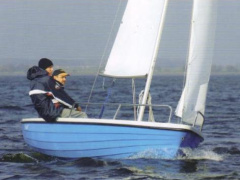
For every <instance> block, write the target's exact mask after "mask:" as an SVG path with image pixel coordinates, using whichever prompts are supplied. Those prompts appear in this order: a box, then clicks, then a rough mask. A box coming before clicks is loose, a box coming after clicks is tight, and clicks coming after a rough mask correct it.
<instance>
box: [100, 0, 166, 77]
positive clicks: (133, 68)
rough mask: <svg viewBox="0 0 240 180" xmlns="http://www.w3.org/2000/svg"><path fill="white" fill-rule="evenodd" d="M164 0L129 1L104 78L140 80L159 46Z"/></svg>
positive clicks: (145, 73) (147, 69)
mask: <svg viewBox="0 0 240 180" xmlns="http://www.w3.org/2000/svg"><path fill="white" fill-rule="evenodd" d="M165 1H166V0H129V1H128V4H127V6H126V10H125V13H124V15H123V19H122V23H121V25H120V28H119V31H118V34H117V37H116V39H115V42H114V45H113V48H112V50H111V53H110V56H109V59H108V62H107V64H106V66H105V70H104V71H103V73H102V74H103V75H105V76H112V77H123V78H124V77H126V78H127V77H142V76H146V75H147V74H148V73H149V70H150V67H151V64H152V63H151V62H152V61H153V59H154V57H153V56H154V54H155V52H154V51H155V50H156V46H157V45H158V42H157V41H158V35H159V28H160V24H161V21H162V16H163V11H164V5H165Z"/></svg>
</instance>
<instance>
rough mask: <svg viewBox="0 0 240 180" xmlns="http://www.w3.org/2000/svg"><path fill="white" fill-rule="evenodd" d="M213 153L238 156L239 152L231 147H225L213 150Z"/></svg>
mask: <svg viewBox="0 0 240 180" xmlns="http://www.w3.org/2000/svg"><path fill="white" fill-rule="evenodd" d="M213 151H214V152H216V153H218V154H231V155H235V154H236V155H239V154H240V150H239V149H238V148H237V147H235V146H233V147H230V148H227V147H216V148H214V149H213Z"/></svg>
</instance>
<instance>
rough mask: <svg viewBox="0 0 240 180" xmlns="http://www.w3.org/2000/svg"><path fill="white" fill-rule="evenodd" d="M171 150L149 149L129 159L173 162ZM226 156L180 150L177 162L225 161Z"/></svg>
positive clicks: (210, 152)
mask: <svg viewBox="0 0 240 180" xmlns="http://www.w3.org/2000/svg"><path fill="white" fill-rule="evenodd" d="M172 156H173V155H172V153H171V150H161V149H148V150H145V151H142V152H139V153H137V154H135V155H133V156H131V157H129V158H128V159H142V158H144V159H164V160H172V159H173V158H172ZM224 156H225V155H222V154H218V153H217V152H214V151H213V150H203V149H190V148H183V149H181V150H180V153H179V155H177V156H176V157H175V158H174V159H175V160H213V161H223V159H224Z"/></svg>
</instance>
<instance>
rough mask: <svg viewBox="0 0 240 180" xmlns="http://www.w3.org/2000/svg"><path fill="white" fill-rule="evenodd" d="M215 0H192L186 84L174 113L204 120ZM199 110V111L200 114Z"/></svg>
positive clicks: (190, 119)
mask: <svg viewBox="0 0 240 180" xmlns="http://www.w3.org/2000/svg"><path fill="white" fill-rule="evenodd" d="M215 22H216V0H194V3H193V14H192V26H191V37H190V46H189V55H188V64H187V76H186V82H185V87H184V90H183V93H182V96H181V99H180V101H179V104H178V107H177V109H176V115H177V116H179V117H181V118H182V120H183V121H184V122H186V123H191V124H192V123H194V122H195V120H196V125H200V126H201V125H202V124H203V117H202V115H204V112H205V101H206V95H207V89H208V82H209V77H210V73H211V65H212V59H213V50H214V37H215V24H216V23H215ZM201 114H202V115H201Z"/></svg>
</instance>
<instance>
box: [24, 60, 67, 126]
mask: <svg viewBox="0 0 240 180" xmlns="http://www.w3.org/2000/svg"><path fill="white" fill-rule="evenodd" d="M52 72H53V63H52V61H51V60H50V59H47V58H42V59H40V60H39V63H38V66H33V67H31V68H30V69H29V70H28V72H27V79H29V80H30V81H31V83H30V92H29V95H30V97H31V100H32V102H33V104H34V108H35V109H36V110H37V112H38V114H39V116H40V117H42V118H43V119H44V120H45V121H47V122H54V121H56V119H57V117H59V116H60V114H61V112H62V110H63V108H64V107H58V108H56V107H55V106H54V104H53V102H52V99H53V97H52V95H51V94H52V93H51V92H50V88H49V85H48V83H49V79H50V77H51V75H52Z"/></svg>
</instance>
